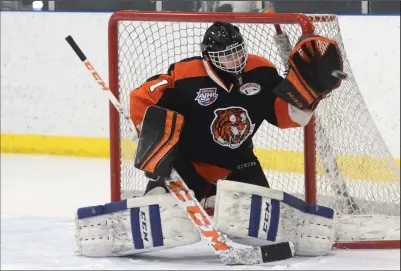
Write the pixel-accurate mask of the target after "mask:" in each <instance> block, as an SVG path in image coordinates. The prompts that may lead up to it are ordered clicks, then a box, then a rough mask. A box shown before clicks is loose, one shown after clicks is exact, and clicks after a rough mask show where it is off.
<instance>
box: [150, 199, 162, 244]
mask: <svg viewBox="0 0 401 271" xmlns="http://www.w3.org/2000/svg"><path fill="white" fill-rule="evenodd" d="M149 218H150V228H151V232H152V240H153V246H154V247H160V246H163V245H164V242H163V232H162V223H161V218H160V209H159V205H158V204H154V205H150V206H149Z"/></svg>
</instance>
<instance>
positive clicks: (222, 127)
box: [210, 106, 255, 149]
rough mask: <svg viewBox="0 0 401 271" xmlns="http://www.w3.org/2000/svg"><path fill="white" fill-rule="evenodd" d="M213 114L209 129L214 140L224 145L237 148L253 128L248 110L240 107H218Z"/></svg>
mask: <svg viewBox="0 0 401 271" xmlns="http://www.w3.org/2000/svg"><path fill="white" fill-rule="evenodd" d="M214 115H215V117H214V119H213V121H212V124H211V125H210V131H211V133H212V135H213V139H214V141H215V142H217V143H218V144H220V145H221V146H224V147H228V148H231V149H236V148H238V147H239V146H241V144H242V143H243V142H244V141H245V140H246V139H247V138H248V137H249V136H250V135H251V134H252V133H253V130H254V128H255V124H252V121H251V119H250V117H249V115H248V111H247V110H246V109H244V108H242V107H237V106H232V107H227V108H219V109H216V110H215V111H214Z"/></svg>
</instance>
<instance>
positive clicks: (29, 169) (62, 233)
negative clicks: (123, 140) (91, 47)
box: [1, 154, 400, 270]
mask: <svg viewBox="0 0 401 271" xmlns="http://www.w3.org/2000/svg"><path fill="white" fill-rule="evenodd" d="M109 176H110V174H109V161H108V160H107V159H83V158H69V157H54V156H24V155H10V154H2V155H1V270H6V269H20V270H21V269H42V270H46V269H47V270H50V269H51V270H55V269H64V270H67V269H69V270H72V269H75V270H78V269H79V270H83V269H85V270H88V269H108V270H112V269H130V270H141V269H142V270H143V269H159V270H163V269H164V270H166V269H170V270H171V269H175V270H178V269H186V270H188V269H196V270H206V269H214V270H216V269H221V270H223V269H225V270H244V269H249V270H251V269H254V270H256V269H259V270H260V269H266V270H267V269H304V270H322V269H331V270H333V269H347V270H351V269H393V270H399V269H400V250H356V251H354V250H353V251H350V250H348V251H346V250H338V251H333V252H332V253H331V254H330V255H329V256H326V257H296V258H293V259H289V260H286V261H281V262H276V263H269V264H264V265H263V267H261V266H256V265H255V266H236V267H232V266H224V265H222V264H221V263H220V261H219V260H218V259H217V258H216V257H215V256H214V255H213V253H212V252H211V251H210V250H209V248H208V247H207V245H206V244H205V243H204V242H200V243H198V244H194V245H190V246H185V247H180V248H173V249H169V250H165V251H161V252H154V253H149V254H142V255H137V256H135V257H127V258H86V257H82V256H79V255H77V254H76V253H75V240H74V220H73V218H74V212H75V210H76V209H77V208H79V207H82V206H88V205H94V204H104V203H107V202H108V201H109V194H110V192H109V179H110V177H109Z"/></svg>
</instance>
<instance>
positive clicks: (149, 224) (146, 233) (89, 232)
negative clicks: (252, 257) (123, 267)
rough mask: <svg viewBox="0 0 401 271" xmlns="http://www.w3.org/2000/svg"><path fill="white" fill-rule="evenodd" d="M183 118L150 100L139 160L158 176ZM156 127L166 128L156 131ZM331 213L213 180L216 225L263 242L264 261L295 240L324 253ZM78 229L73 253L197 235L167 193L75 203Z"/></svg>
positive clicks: (125, 250)
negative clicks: (102, 202) (86, 204)
mask: <svg viewBox="0 0 401 271" xmlns="http://www.w3.org/2000/svg"><path fill="white" fill-rule="evenodd" d="M182 125H183V117H182V116H181V115H179V114H177V113H175V112H172V111H169V110H165V109H162V108H159V107H149V108H148V111H147V113H146V116H145V119H144V121H143V125H142V126H143V127H142V131H141V134H140V140H139V146H138V152H137V153H138V154H139V155H137V157H136V159H135V164H136V166H138V167H140V168H141V169H143V170H144V171H146V172H150V173H154V174H162V175H163V176H166V175H167V174H168V173H169V172H171V169H172V168H171V165H172V163H173V161H174V146H175V144H176V143H177V142H178V139H179V134H180V130H181V128H182ZM160 127H162V129H163V131H164V132H163V133H160V132H159V133H158V132H157V131H160ZM146 145H147V146H148V148H146ZM149 146H150V147H149ZM161 154H163V155H161ZM159 191H160V190H159ZM163 191H164V190H163ZM333 214H334V211H333V210H332V209H330V208H326V207H323V206H308V205H306V204H305V202H303V201H302V200H300V199H297V198H295V197H293V196H291V195H289V194H287V193H284V192H281V191H276V190H273V189H269V188H263V187H259V186H255V185H250V184H246V183H239V182H233V181H228V180H220V181H219V182H218V183H217V194H216V203H215V217H214V221H215V223H216V227H217V229H218V230H219V231H220V232H222V233H223V234H226V235H228V236H229V237H231V239H232V240H233V241H235V242H238V243H241V244H246V245H257V246H260V245H263V246H265V247H264V248H262V253H263V254H265V255H263V256H264V257H265V259H267V260H266V261H277V260H282V259H286V258H289V257H292V256H293V254H294V252H293V249H294V248H293V247H292V244H294V245H295V255H307V256H314V255H325V254H327V253H328V252H329V251H330V250H331V248H332V244H333V241H334V221H333ZM75 229H76V244H77V251H78V253H80V254H82V255H85V256H92V257H108V256H126V255H133V254H138V253H144V252H150V251H157V250H162V249H167V248H173V247H177V246H184V245H189V244H193V243H196V242H199V241H200V239H201V238H200V235H199V232H198V230H197V228H196V227H195V226H194V224H193V222H192V221H191V220H190V219H189V218H188V214H187V212H186V211H185V209H184V208H183V206H181V205H180V204H179V203H178V202H177V201H176V200H175V199H174V198H173V196H172V195H171V194H169V193H161V194H159V195H155V194H147V195H145V196H143V197H138V198H132V199H126V200H123V201H118V202H112V203H107V204H105V205H97V206H89V207H83V208H79V209H78V210H77V214H76V228H75Z"/></svg>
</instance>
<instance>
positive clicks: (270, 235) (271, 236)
mask: <svg viewBox="0 0 401 271" xmlns="http://www.w3.org/2000/svg"><path fill="white" fill-rule="evenodd" d="M270 212H271V214H270V227H269V231H268V232H267V240H268V241H276V237H277V230H278V222H279V218H280V202H279V201H277V200H275V199H272V200H271V211H270Z"/></svg>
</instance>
